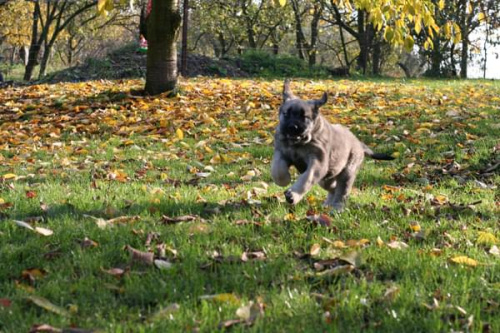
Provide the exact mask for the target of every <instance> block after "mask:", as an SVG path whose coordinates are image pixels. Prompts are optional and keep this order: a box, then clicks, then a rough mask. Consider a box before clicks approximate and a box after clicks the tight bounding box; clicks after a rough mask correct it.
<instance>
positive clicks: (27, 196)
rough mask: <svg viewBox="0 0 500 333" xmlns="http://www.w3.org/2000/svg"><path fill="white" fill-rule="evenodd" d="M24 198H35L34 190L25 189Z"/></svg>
mask: <svg viewBox="0 0 500 333" xmlns="http://www.w3.org/2000/svg"><path fill="white" fill-rule="evenodd" d="M26 198H28V199H33V198H36V192H35V191H26Z"/></svg>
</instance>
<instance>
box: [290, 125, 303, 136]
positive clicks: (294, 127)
mask: <svg viewBox="0 0 500 333" xmlns="http://www.w3.org/2000/svg"><path fill="white" fill-rule="evenodd" d="M288 131H289V132H290V133H291V134H299V132H300V128H299V126H298V125H297V124H290V125H289V126H288Z"/></svg>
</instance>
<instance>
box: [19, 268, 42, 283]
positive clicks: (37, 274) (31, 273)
mask: <svg viewBox="0 0 500 333" xmlns="http://www.w3.org/2000/svg"><path fill="white" fill-rule="evenodd" d="M45 275H47V272H46V271H45V270H43V269H40V268H29V269H25V270H23V271H22V273H21V276H22V277H23V279H26V280H29V281H31V282H34V281H36V280H37V279H40V278H43V277H44V276H45Z"/></svg>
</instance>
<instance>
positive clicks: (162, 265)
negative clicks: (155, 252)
mask: <svg viewBox="0 0 500 333" xmlns="http://www.w3.org/2000/svg"><path fill="white" fill-rule="evenodd" d="M154 264H155V266H156V267H157V268H159V269H160V270H167V269H171V268H172V266H173V265H172V263H171V262H169V261H166V260H163V259H155V260H154Z"/></svg>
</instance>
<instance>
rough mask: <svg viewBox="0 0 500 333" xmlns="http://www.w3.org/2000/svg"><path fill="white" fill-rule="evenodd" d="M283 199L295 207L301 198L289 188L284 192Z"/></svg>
mask: <svg viewBox="0 0 500 333" xmlns="http://www.w3.org/2000/svg"><path fill="white" fill-rule="evenodd" d="M285 198H286V201H287V202H288V203H289V204H292V205H296V204H297V203H298V202H299V201H300V199H302V197H301V196H300V195H299V194H298V193H296V192H293V191H292V189H290V188H289V189H288V190H286V191H285Z"/></svg>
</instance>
